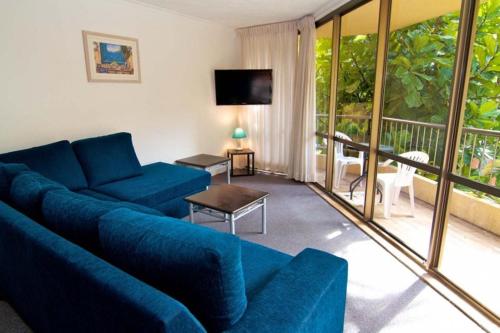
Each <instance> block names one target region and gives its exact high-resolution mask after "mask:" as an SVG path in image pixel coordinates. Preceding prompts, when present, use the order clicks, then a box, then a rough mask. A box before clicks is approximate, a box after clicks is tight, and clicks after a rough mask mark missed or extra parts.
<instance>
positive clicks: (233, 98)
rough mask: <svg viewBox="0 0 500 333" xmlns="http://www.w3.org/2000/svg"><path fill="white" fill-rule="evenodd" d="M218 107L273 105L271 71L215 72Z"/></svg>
mask: <svg viewBox="0 0 500 333" xmlns="http://www.w3.org/2000/svg"><path fill="white" fill-rule="evenodd" d="M215 95H216V102H217V105H259V104H272V97H273V72H272V70H271V69H229V70H227V69H224V70H216V71H215Z"/></svg>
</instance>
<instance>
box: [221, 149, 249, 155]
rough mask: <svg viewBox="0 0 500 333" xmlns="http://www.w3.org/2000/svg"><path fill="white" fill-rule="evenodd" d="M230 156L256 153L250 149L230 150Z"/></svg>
mask: <svg viewBox="0 0 500 333" xmlns="http://www.w3.org/2000/svg"><path fill="white" fill-rule="evenodd" d="M227 152H228V154H232V155H240V154H241V155H243V154H253V153H254V151H253V150H252V149H250V148H243V149H228V150H227Z"/></svg>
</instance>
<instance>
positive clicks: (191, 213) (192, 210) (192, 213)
mask: <svg viewBox="0 0 500 333" xmlns="http://www.w3.org/2000/svg"><path fill="white" fill-rule="evenodd" d="M189 221H190V222H191V223H194V209H193V204H192V203H189Z"/></svg>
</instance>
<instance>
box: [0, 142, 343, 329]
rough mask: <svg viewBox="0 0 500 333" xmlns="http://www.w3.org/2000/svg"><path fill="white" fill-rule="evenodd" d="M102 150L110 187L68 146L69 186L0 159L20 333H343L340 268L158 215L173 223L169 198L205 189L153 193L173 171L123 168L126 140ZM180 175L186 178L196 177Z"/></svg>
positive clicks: (10, 288) (0, 219)
mask: <svg viewBox="0 0 500 333" xmlns="http://www.w3.org/2000/svg"><path fill="white" fill-rule="evenodd" d="M116 136H122V139H119V138H118V139H117V138H116ZM116 136H115V137H114V138H112V139H113V140H117V141H120V140H123V137H129V138H130V136H129V135H123V134H119V135H116ZM106 139H107V140H109V138H108V137H106ZM87 140H93V139H87ZM113 140H110V141H113ZM125 141H128V139H127V140H125ZM87 142H88V141H87ZM83 143H84V144H85V143H86V141H83ZM68 144H69V143H68ZM68 144H66V143H57V145H61V146H62V145H64V146H66V147H68ZM121 144H123V142H122V143H121ZM105 146H106V144H100V145H96V146H94V149H95V150H96V156H100V157H103V155H102V152H100V151H101V150H107V151H109V152H110V154H111V155H113V156H114V158H113V159H112V160H110V161H109V163H116V161H120V162H121V163H124V164H127V163H129V164H128V165H126V166H125V167H124V170H125V171H127V172H124V170H120V171H119V172H117V173H118V174H119V173H120V172H122V174H121V175H120V176H119V178H121V179H113V180H112V181H110V182H107V180H109V179H112V178H116V177H117V176H116V175H113V172H111V171H112V169H110V168H108V167H107V166H106V165H105V164H102V163H101V162H102V161H101V162H99V163H101V164H100V165H99V163H97V165H95V164H93V162H92V161H90V160H91V159H92V158H91V157H92V156H91V155H92V154H91V152H92V149H87V151H85V152H82V148H81V147H78V145H77V144H74V146H73V147H71V146H69V147H70V148H73V149H74V150H73V151H74V152H75V155H76V156H77V157H75V158H76V161H75V160H74V162H75V163H72V164H68V167H72V168H75V169H76V170H78V169H77V168H76V166H79V165H80V166H81V167H80V169H81V170H80V171H81V174H82V175H83V177H80V179H78V178H77V177H71V176H70V174H71V172H76V171H75V170H73V171H71V172H70V171H68V170H65V171H64V172H63V171H61V170H58V169H57V168H55V167H54V165H53V161H50V159H49V158H42V160H43V161H44V162H45V163H43V162H42V161H40V160H36V159H35V158H32V159H31V160H30V159H29V158H27V157H26V156H29V154H27V153H26V152H25V151H23V153H22V154H26V155H22V156H23V157H24V160H21V159H17V160H15V159H14V158H13V157H12V156H14V154H15V153H9V154H8V155H2V156H0V160H3V161H6V159H9V162H24V164H19V163H1V162H0V295H3V297H5V299H6V300H7V301H8V302H9V303H10V304H12V305H13V307H14V308H15V309H16V310H17V311H18V313H19V314H20V315H21V317H22V318H23V319H24V320H25V321H26V322H27V324H28V325H29V326H30V327H31V328H32V329H34V330H35V331H37V332H38V331H39V332H69V331H71V332H342V331H343V322H344V309H345V299H346V286H347V262H346V261H345V260H343V259H341V258H338V257H335V256H333V255H330V254H327V253H324V252H321V251H317V250H313V249H306V250H304V251H303V252H301V253H300V254H298V255H297V256H295V257H292V256H289V255H287V254H284V253H281V252H278V251H275V250H272V249H269V248H266V247H263V246H260V245H258V244H254V243H250V242H246V241H243V240H240V239H239V238H238V237H236V236H233V235H230V234H226V233H220V232H217V231H215V230H212V229H209V228H206V227H203V226H200V225H193V224H190V223H186V222H184V221H182V220H179V219H177V218H174V217H171V216H165V215H164V213H165V212H167V213H168V212H174V213H175V214H173V215H176V214H184V211H185V210H184V208H183V207H181V208H179V207H175V205H176V204H179V205H181V206H182V205H183V203H181V202H180V201H179V200H178V198H179V197H182V196H183V195H187V194H183V193H189V192H194V191H195V190H196V189H198V190H199V189H201V186H206V185H201V182H200V183H198V185H195V184H194V183H195V181H194V180H193V179H196V178H197V177H192V178H190V177H188V178H187V180H188V181H191V184H190V185H186V186H185V188H181V187H179V185H176V186H172V187H171V189H172V191H171V192H169V193H166V190H165V188H163V189H162V187H160V186H159V185H158V184H159V183H161V184H166V183H168V184H171V185H174V184H178V183H179V182H181V181H182V176H183V175H184V174H183V173H182V171H180V170H179V169H177V168H179V167H176V166H168V165H166V166H161V167H160V166H158V165H163V164H158V163H156V164H152V165H150V166H146V167H139V168H137V164H136V163H130V162H131V161H132V162H134V158H133V156H135V153H133V155H132V154H131V153H132V152H133V147H132V146H131V141H130V145H129V147H132V150H129V151H128V152H126V153H125V154H123V152H119V151H113V150H114V149H115V150H118V148H117V147H118V146H120V144H116V142H115V143H114V144H112V143H109V146H107V147H106V148H103V147H105ZM49 148H50V149H47V147H45V148H44V149H47V152H46V153H44V154H46V155H45V156H50V154H51V153H53V150H52V149H54V147H49ZM56 148H60V147H56ZM39 151H40V150H39V149H38V152H39ZM65 151H66V153H67V155H70V154H69V153H68V150H67V148H65ZM99 154H101V155H99ZM120 154H122V155H121V156H120ZM125 155H126V156H125ZM54 156H55V158H62V157H61V155H60V154H54ZM66 158H67V156H66ZM135 160H136V158H135ZM28 162H29V163H28ZM26 165H29V166H30V167H27V166H26ZM64 165H66V164H64ZM35 168H36V170H37V171H38V172H35V171H33V170H32V169H35ZM51 168H52V169H51ZM63 169H64V168H63ZM145 169H149V170H147V171H145ZM91 170H92V171H91ZM160 170H164V172H167V171H166V170H170V172H171V173H173V174H174V176H172V175H170V177H169V175H165V174H163V172H161V171H160ZM189 170H191V169H189ZM192 171H196V173H191V172H190V171H189V172H188V173H187V174H188V175H195V174H197V175H200V176H201V177H202V178H203V177H204V175H205V173H203V172H200V171H197V170H192ZM131 173H136V174H135V175H133V176H130V174H131ZM125 174H127V175H129V177H126V178H122V177H124V175H125ZM75 175H76V173H74V174H73V176H75ZM89 175H92V176H89ZM103 175H104V176H103ZM49 178H50V179H49ZM153 179H157V180H160V181H158V182H155V181H153ZM141 180H142V182H141ZM167 180H168V181H167ZM205 183H206V182H205ZM205 183H204V184H205ZM112 184H114V185H115V186H111V185H112ZM118 184H119V185H118ZM142 184H144V187H145V188H142ZM107 185H108V187H106V186H107ZM103 187H106V188H105V189H103ZM134 188H135V189H136V191H133V190H132V189H134ZM162 190H163V193H162ZM152 193H157V194H156V195H153V194H152ZM146 194H147V195H146Z"/></svg>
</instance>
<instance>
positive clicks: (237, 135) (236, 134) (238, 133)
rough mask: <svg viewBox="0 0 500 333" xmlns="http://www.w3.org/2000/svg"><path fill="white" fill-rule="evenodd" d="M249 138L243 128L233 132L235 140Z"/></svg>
mask: <svg viewBox="0 0 500 333" xmlns="http://www.w3.org/2000/svg"><path fill="white" fill-rule="evenodd" d="M246 137H247V133H246V132H245V131H244V130H243V128H240V127H237V128H235V129H234V132H233V136H232V138H233V139H244V138H246Z"/></svg>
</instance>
